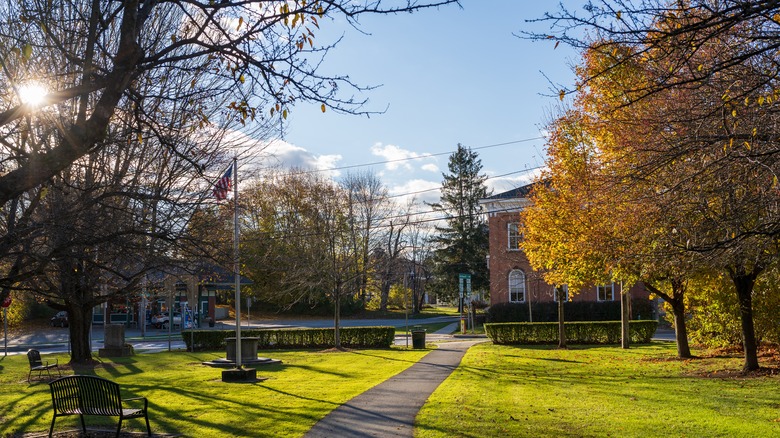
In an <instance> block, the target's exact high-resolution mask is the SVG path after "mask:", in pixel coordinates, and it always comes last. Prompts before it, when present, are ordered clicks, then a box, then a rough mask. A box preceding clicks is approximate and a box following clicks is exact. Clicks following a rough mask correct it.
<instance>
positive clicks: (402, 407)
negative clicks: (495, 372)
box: [304, 323, 485, 438]
mask: <svg viewBox="0 0 780 438" xmlns="http://www.w3.org/2000/svg"><path fill="white" fill-rule="evenodd" d="M456 328H457V323H456V324H453V325H451V326H448V327H445V328H444V329H442V330H440V331H439V332H437V333H436V334H443V333H442V332H446V333H451V332H452V330H454V329H456ZM479 342H485V338H481V339H468V340H457V341H452V342H442V343H441V344H439V347H438V348H437V349H435V350H433V351H431V352H430V353H428V354H427V355H425V356H424V357H423V358H422V359H421V360H420V361H419V362H417V363H416V364H414V365H412V366H411V367H409V368H407V369H406V370H405V371H403V372H401V373H400V374H398V375H396V376H394V377H392V378H390V379H388V380H386V381H384V382H382V383H380V384H379V385H377V386H375V387H373V388H371V389H369V390H368V391H366V392H364V393H363V394H360V395H358V396H357V397H355V398H353V399H352V400H350V401H348V402H347V403H345V404H344V405H342V406H340V407H338V408H336V409H335V410H333V411H332V412H331V413H330V414H328V415H327V416H326V417H325V418H323V419H322V420H320V421H319V422H318V423H317V424H315V425H314V427H313V428H312V429H311V430H310V431H309V432H308V433H307V434H306V435H304V436H305V437H306V438H326V437H327V438H331V437H340V438H341V437H346V438H358V437H372V438H388V437H411V436H413V435H414V419H415V417H416V416H417V412H419V410H420V408H421V407H422V406H423V404H424V403H425V401H426V400H428V397H429V396H430V395H431V394H432V393H433V391H434V390H435V389H436V388H437V387H438V386H439V385H440V384H441V383H442V382H443V381H444V379H446V378H447V377H448V376H449V375H450V374H451V373H452V371H453V370H455V368H457V367H458V365H459V364H460V361H461V359H462V358H463V355H464V354H465V353H466V350H468V349H469V347H471V346H472V345H474V344H476V343H479Z"/></svg>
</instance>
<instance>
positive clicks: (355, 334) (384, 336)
mask: <svg viewBox="0 0 780 438" xmlns="http://www.w3.org/2000/svg"><path fill="white" fill-rule="evenodd" d="M334 332H335V330H334V329H333V328H311V329H308V328H307V329H249V330H241V337H242V338H257V348H258V349H266V350H267V349H299V348H301V349H304V348H331V347H333V346H335V340H334V336H335V333H334ZM339 332H340V334H341V345H342V346H343V347H348V348H389V347H390V346H391V345H393V338H394V337H395V328H393V327H384V326H382V327H342V328H341V329H340V331H339ZM235 335H236V332H235V331H233V330H194V331H192V332H190V331H187V332H185V333H182V339H184V342H185V343H186V344H187V349H188V350H191V351H203V350H220V349H221V350H224V349H225V348H226V342H225V339H226V338H232V337H234V336H235Z"/></svg>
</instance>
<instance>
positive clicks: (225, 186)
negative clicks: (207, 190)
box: [212, 166, 233, 201]
mask: <svg viewBox="0 0 780 438" xmlns="http://www.w3.org/2000/svg"><path fill="white" fill-rule="evenodd" d="M232 174H233V166H230V167H228V170H227V171H226V172H225V174H224V175H222V178H220V179H219V180H218V181H217V183H216V184H214V191H213V192H212V193H214V197H215V198H217V201H222V200H223V199H225V198H227V194H228V192H229V191H230V176H231V175H232Z"/></svg>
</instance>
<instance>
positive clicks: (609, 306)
mask: <svg viewBox="0 0 780 438" xmlns="http://www.w3.org/2000/svg"><path fill="white" fill-rule="evenodd" d="M563 313H564V318H563V319H564V321H615V320H619V319H620V301H572V302H568V303H565V304H564V305H563ZM485 315H486V317H487V322H522V321H528V320H529V318H528V304H527V303H498V304H494V305H492V306H490V307H489V308H488V309H487V310H485ZM531 315H532V316H533V322H556V321H558V303H556V302H552V301H548V302H538V303H531ZM654 315H655V311H654V308H653V303H652V302H651V301H650V300H648V299H646V298H634V299H632V300H631V319H633V320H639V319H652V318H653V316H654Z"/></svg>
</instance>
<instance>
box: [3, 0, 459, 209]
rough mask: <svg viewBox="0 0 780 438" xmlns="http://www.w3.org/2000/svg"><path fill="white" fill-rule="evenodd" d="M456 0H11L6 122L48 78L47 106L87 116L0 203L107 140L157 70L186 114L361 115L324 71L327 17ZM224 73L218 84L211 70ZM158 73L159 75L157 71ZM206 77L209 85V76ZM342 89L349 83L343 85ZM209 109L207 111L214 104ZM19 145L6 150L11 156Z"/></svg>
mask: <svg viewBox="0 0 780 438" xmlns="http://www.w3.org/2000/svg"><path fill="white" fill-rule="evenodd" d="M448 3H455V0H440V1H432V2H424V1H423V2H417V1H411V0H409V1H405V2H404V1H402V2H399V3H398V4H396V5H390V6H385V4H384V3H382V2H376V1H373V0H366V1H360V2H354V1H351V0H336V1H316V0H315V1H306V0H296V1H246V2H245V1H229V0H228V1H219V2H215V1H178V0H168V1H163V0H147V1H141V0H129V1H122V2H101V1H97V0H93V1H86V0H60V1H52V2H38V1H35V0H14V1H9V2H5V3H3V4H2V5H1V6H0V23H2V26H0V27H1V28H2V31H0V48H2V52H3V56H2V67H3V68H2V75H1V76H0V81H2V87H0V89H2V90H3V93H4V95H3V100H2V101H3V102H4V104H3V107H2V108H0V126H3V127H4V129H6V130H8V129H15V128H17V127H18V126H19V124H20V123H23V120H24V118H25V116H26V115H28V114H30V112H31V111H32V109H33V108H32V107H31V106H30V105H26V104H23V103H22V102H20V100H19V98H18V96H17V92H18V90H19V87H20V86H22V85H24V84H25V83H28V82H33V81H36V82H40V83H43V84H46V86H47V87H48V88H49V90H50V91H51V92H50V94H49V95H48V96H47V99H46V104H47V105H57V104H67V103H69V102H72V103H73V105H74V106H79V107H80V110H79V114H80V116H79V117H78V118H77V119H75V120H67V121H65V122H64V123H63V124H62V125H60V126H59V127H58V129H59V131H60V134H61V136H62V137H63V139H65V140H66V141H64V142H62V144H59V145H57V146H55V147H53V148H51V149H49V150H42V151H38V153H37V154H35V155H34V156H31V157H29V159H28V160H24V161H20V162H17V163H16V164H14V166H9V167H8V168H6V169H5V172H4V173H3V175H2V176H0V204H5V203H6V202H8V201H10V200H11V199H13V198H14V197H15V196H19V195H21V194H22V193H24V192H26V191H28V190H30V189H32V188H35V187H37V186H39V185H40V184H42V183H44V182H45V181H47V180H48V179H49V178H51V177H53V176H55V175H57V174H58V173H59V172H61V171H62V170H64V169H66V168H67V167H68V166H70V164H71V163H72V162H73V161H75V160H76V159H78V158H79V157H82V156H84V155H85V154H87V153H88V152H90V151H92V150H95V149H96V148H100V147H101V144H102V141H103V140H104V139H105V138H106V137H105V136H106V132H107V128H108V127H109V125H110V124H111V122H112V121H113V120H114V119H115V117H117V115H119V113H118V111H117V110H118V106H119V105H120V104H121V102H122V101H126V100H131V101H132V100H135V99H136V98H137V97H139V96H136V95H134V93H133V92H132V85H133V84H134V83H137V82H138V81H149V80H150V79H151V78H154V77H155V73H156V72H159V71H160V70H165V71H168V70H169V69H171V68H173V69H174V70H175V71H174V72H172V73H171V75H169V76H166V78H168V79H176V80H182V82H183V83H186V84H187V86H188V87H189V89H188V94H189V96H188V98H187V99H184V100H183V101H182V103H188V104H189V105H191V106H192V109H191V112H190V114H189V116H188V117H191V118H193V119H197V120H199V122H200V123H204V124H207V123H209V120H208V117H207V116H205V115H204V114H203V111H202V110H204V109H206V108H208V107H210V106H214V105H217V106H219V105H223V104H224V105H225V107H226V108H225V109H226V110H228V111H230V113H231V114H232V115H234V116H236V117H238V118H240V119H242V120H245V121H247V122H251V121H252V120H254V119H258V118H265V117H268V116H269V115H271V114H278V115H280V116H281V117H283V118H284V117H286V116H287V113H288V112H289V111H290V109H291V107H292V105H293V104H294V103H295V102H297V101H304V102H315V103H317V104H320V105H322V108H323V110H325V109H326V108H331V109H333V110H336V111H343V112H348V113H358V112H361V111H363V110H361V106H362V104H364V103H365V101H364V100H362V99H356V98H355V97H354V96H353V95H350V94H349V93H350V91H349V90H353V91H355V90H359V89H360V87H357V86H355V84H353V83H352V82H351V81H350V80H349V78H348V77H347V76H328V75H324V74H322V73H320V72H319V71H318V67H319V65H320V62H319V61H320V60H321V59H322V58H323V57H324V56H325V54H326V53H327V51H328V50H329V49H330V48H331V47H332V46H333V42H324V43H320V42H318V41H316V40H315V38H316V37H317V34H316V32H317V30H318V28H319V26H321V25H327V24H328V20H331V19H333V20H335V19H343V20H345V21H347V22H348V23H350V24H352V25H354V26H357V25H358V23H357V20H358V18H359V17H360V16H362V15H365V14H391V13H398V12H411V11H415V10H419V9H422V8H427V7H434V6H439V5H444V4H448ZM214 77H219V78H223V79H225V80H226V81H227V83H226V84H225V86H222V87H219V88H217V89H215V88H212V87H210V86H208V84H210V83H211V82H212V80H211V78H214ZM160 79H161V80H162V78H160ZM204 84H206V85H204ZM344 90H347V91H346V92H345V91H344ZM205 112H206V113H208V112H209V111H208V110H206V111H205ZM19 153H20V151H16V150H14V149H11V148H8V147H5V146H4V148H3V150H2V154H3V155H4V158H8V157H15V156H17V155H18V154H19Z"/></svg>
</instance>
